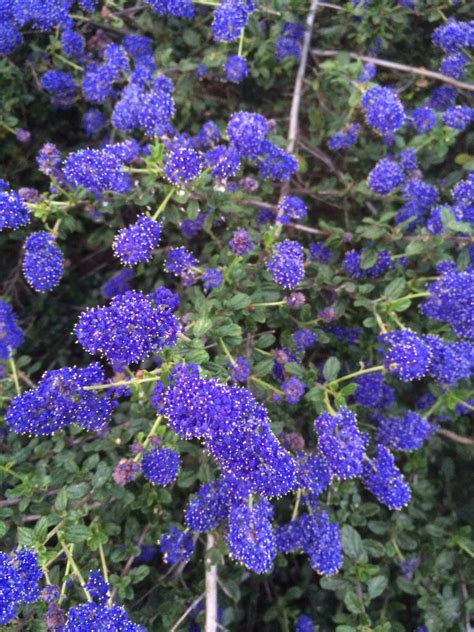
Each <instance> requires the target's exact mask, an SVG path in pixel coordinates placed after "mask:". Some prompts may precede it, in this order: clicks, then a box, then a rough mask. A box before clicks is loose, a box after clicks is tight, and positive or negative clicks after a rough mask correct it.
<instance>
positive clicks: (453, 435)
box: [436, 428, 474, 446]
mask: <svg viewBox="0 0 474 632" xmlns="http://www.w3.org/2000/svg"><path fill="white" fill-rule="evenodd" d="M436 432H437V433H438V434H439V435H441V436H442V437H446V439H449V440H450V441H454V442H455V443H460V444H461V445H470V446H474V439H471V438H469V437H463V436H462V435H459V434H457V432H453V431H452V430H446V428H438V430H437V431H436Z"/></svg>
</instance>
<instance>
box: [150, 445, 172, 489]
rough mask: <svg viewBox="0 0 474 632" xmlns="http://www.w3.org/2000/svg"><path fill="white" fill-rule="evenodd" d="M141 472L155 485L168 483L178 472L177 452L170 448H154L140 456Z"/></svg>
mask: <svg viewBox="0 0 474 632" xmlns="http://www.w3.org/2000/svg"><path fill="white" fill-rule="evenodd" d="M141 465H142V472H143V475H144V476H145V478H147V479H148V480H149V481H151V482H152V483H155V485H170V484H171V483H173V482H174V481H175V480H176V478H177V476H178V472H179V467H180V458H179V454H178V453H177V452H175V451H174V450H171V449H170V448H156V449H155V450H152V451H151V452H147V453H146V454H145V455H144V456H143V458H142V463H141Z"/></svg>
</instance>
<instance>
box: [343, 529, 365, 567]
mask: <svg viewBox="0 0 474 632" xmlns="http://www.w3.org/2000/svg"><path fill="white" fill-rule="evenodd" d="M341 546H342V550H343V551H344V553H345V554H346V555H347V556H348V557H352V558H353V559H355V560H358V559H361V558H362V557H363V556H364V555H365V550H364V547H363V544H362V538H361V537H360V535H359V533H358V532H357V531H356V530H355V529H354V528H353V527H351V526H350V525H349V524H345V525H344V526H343V527H342V529H341Z"/></svg>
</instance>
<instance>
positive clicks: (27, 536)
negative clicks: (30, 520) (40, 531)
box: [16, 527, 35, 547]
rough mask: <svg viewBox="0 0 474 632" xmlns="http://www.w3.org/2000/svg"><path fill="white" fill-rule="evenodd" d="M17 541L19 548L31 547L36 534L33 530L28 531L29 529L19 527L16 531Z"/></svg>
mask: <svg viewBox="0 0 474 632" xmlns="http://www.w3.org/2000/svg"><path fill="white" fill-rule="evenodd" d="M16 539H17V541H18V546H26V547H31V546H33V542H34V541H35V532H34V531H33V529H28V528H27V527H18V529H17V530H16Z"/></svg>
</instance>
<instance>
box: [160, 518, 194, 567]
mask: <svg viewBox="0 0 474 632" xmlns="http://www.w3.org/2000/svg"><path fill="white" fill-rule="evenodd" d="M193 546H194V545H193V537H192V534H191V533H183V532H182V531H179V530H178V529H176V527H171V529H170V530H169V531H168V532H167V533H164V534H163V535H162V537H161V540H160V549H161V552H162V553H163V561H164V562H166V564H177V563H178V562H188V561H189V559H190V558H191V555H192V554H193Z"/></svg>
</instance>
